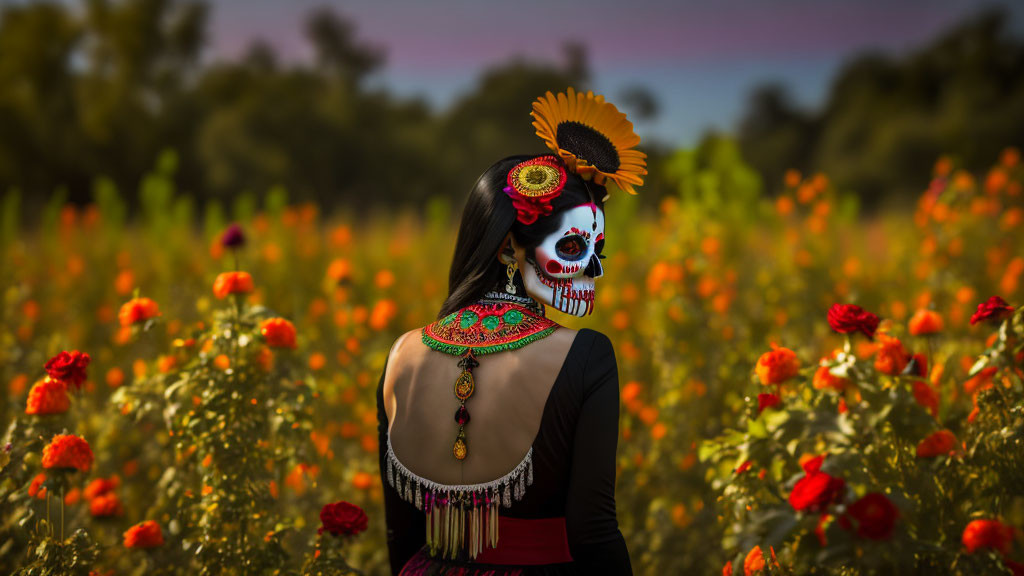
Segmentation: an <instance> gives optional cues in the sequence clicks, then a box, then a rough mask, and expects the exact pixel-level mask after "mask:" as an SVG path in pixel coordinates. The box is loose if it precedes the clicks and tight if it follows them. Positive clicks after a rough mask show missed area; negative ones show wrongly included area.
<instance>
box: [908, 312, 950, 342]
mask: <svg viewBox="0 0 1024 576" xmlns="http://www.w3.org/2000/svg"><path fill="white" fill-rule="evenodd" d="M908 325H909V327H910V333H911V334H913V335H914V336H927V335H929V334H937V333H939V332H941V331H942V327H943V323H942V316H939V313H938V312H936V311H934V310H927V309H924V308H922V309H921V310H918V311H917V312H915V313H914V315H913V316H911V317H910V322H909V323H908Z"/></svg>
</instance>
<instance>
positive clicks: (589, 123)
mask: <svg viewBox="0 0 1024 576" xmlns="http://www.w3.org/2000/svg"><path fill="white" fill-rule="evenodd" d="M531 116H533V118H534V121H533V127H534V128H536V129H537V135H538V136H540V137H541V138H542V139H543V140H544V143H545V144H547V146H548V148H550V149H551V151H552V152H554V153H555V154H557V155H558V157H559V158H561V159H562V162H564V163H565V167H566V168H567V169H568V170H569V171H570V172H573V173H575V174H578V175H580V176H582V177H583V178H584V179H585V180H591V179H592V180H593V181H594V182H595V183H596V184H600V185H604V183H605V180H606V179H611V180H612V181H613V182H615V184H616V185H617V186H618V187H619V188H621V189H622V190H624V191H626V192H627V193H629V194H636V190H634V189H633V186H634V185H635V186H642V185H643V183H644V181H643V180H642V179H641V178H640V177H641V176H643V175H645V174H647V168H646V166H647V162H646V160H645V158H647V155H646V154H644V153H643V152H641V151H639V150H633V149H632V148H633V147H634V146H636V145H637V144H639V143H640V137H639V136H637V135H636V133H635V132H633V123H632V122H630V121H629V120H627V119H626V115H625V114H623V113H622V112H619V110H618V108H616V107H615V105H614V104H612V103H610V102H605V101H604V96H600V95H595V94H594V93H593V92H589V91H588V92H587V93H586V94H583V93H582V92H576V90H574V89H572V88H569V89H568V92H567V93H560V94H558V96H555V95H554V94H552V93H551V92H548V93H547V94H545V95H544V96H541V97H540V98H538V99H537V101H536V102H534V103H533V112H532V113H531ZM607 199H608V196H605V197H604V200H607Z"/></svg>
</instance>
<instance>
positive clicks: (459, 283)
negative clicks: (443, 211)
mask: <svg viewBox="0 0 1024 576" xmlns="http://www.w3.org/2000/svg"><path fill="white" fill-rule="evenodd" d="M537 156H538V155H522V156H509V157H508V158H503V159H501V160H499V161H497V162H495V163H494V164H493V165H492V166H491V167H490V168H488V169H487V170H486V171H484V173H483V174H481V175H480V178H478V179H477V181H476V184H474V185H473V190H472V191H470V193H469V199H467V200H466V207H465V208H464V209H463V210H462V222H461V224H459V236H458V239H457V240H456V241H455V255H454V256H452V267H451V270H450V271H449V273H448V298H447V299H446V300H445V301H444V304H443V305H442V306H441V311H440V312H439V313H438V315H437V317H438V318H441V317H444V316H447V315H448V314H451V313H452V312H455V311H456V310H458V309H460V308H463V307H465V306H467V305H469V304H472V303H473V302H475V301H476V300H478V299H480V298H481V297H482V296H483V295H484V293H486V292H487V291H488V290H491V289H492V288H495V287H497V286H498V283H499V282H503V281H504V280H503V279H504V278H505V267H504V266H502V265H501V263H500V262H499V261H498V259H497V255H498V250H499V249H500V248H501V243H502V241H503V240H504V239H505V235H506V234H508V232H509V230H511V231H512V235H513V236H514V237H515V239H516V242H517V243H518V244H519V245H521V246H523V247H524V248H525V250H526V254H527V255H528V256H529V255H532V252H533V249H534V248H536V247H537V246H538V245H539V244H540V243H541V241H542V240H543V239H544V237H545V236H547V235H548V234H551V233H552V232H554V231H555V228H556V227H557V226H558V224H559V222H560V217H561V214H562V212H564V211H565V210H566V209H568V208H572V207H574V206H579V205H580V204H586V203H587V202H590V201H591V200H593V201H594V203H595V204H597V206H598V207H601V206H602V201H601V199H602V198H604V195H605V189H604V186H599V185H597V184H594V183H593V182H584V181H583V179H582V178H580V177H579V176H577V175H575V174H573V173H571V172H570V173H569V178H568V179H567V181H566V183H565V188H563V189H562V193H561V194H559V195H558V197H556V198H555V199H554V200H552V201H551V208H552V210H551V214H549V215H547V216H541V217H540V218H537V221H536V222H534V223H533V224H530V225H528V226H527V225H524V224H522V223H520V222H519V221H518V220H516V210H515V208H514V207H513V206H512V199H511V198H509V197H508V195H506V194H505V186H507V178H508V172H509V170H511V169H512V168H514V167H515V166H516V165H517V164H519V163H520V162H525V161H526V160H530V159H532V158H536V157H537ZM591 193H592V194H593V197H592V196H591Z"/></svg>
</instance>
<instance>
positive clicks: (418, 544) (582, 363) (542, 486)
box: [377, 328, 632, 576]
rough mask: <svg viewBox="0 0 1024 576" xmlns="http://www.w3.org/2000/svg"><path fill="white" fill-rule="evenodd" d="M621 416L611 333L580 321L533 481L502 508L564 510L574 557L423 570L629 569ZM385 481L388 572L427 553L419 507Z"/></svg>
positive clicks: (384, 427)
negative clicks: (619, 451)
mask: <svg viewBox="0 0 1024 576" xmlns="http://www.w3.org/2000/svg"><path fill="white" fill-rule="evenodd" d="M541 345H542V344H541ZM385 369H386V367H385ZM383 386H384V375H383V374H382V375H381V379H380V385H379V386H378V388H377V421H378V433H379V437H380V469H381V475H382V477H383V475H384V473H385V472H384V471H385V466H386V461H387V458H386V450H387V448H386V447H387V445H388V442H387V433H388V417H387V413H386V412H385V411H384V394H383V390H384V388H383ZM618 416H619V384H618V372H617V367H616V362H615V352H614V350H613V348H612V344H611V341H610V340H609V339H608V337H607V336H605V335H604V334H602V333H600V332H597V331H594V330H590V329H586V328H584V329H582V330H580V331H579V332H578V333H577V334H576V336H575V339H574V340H573V342H572V345H571V346H570V348H569V353H568V355H567V356H566V359H565V363H564V364H563V365H562V368H561V371H560V372H559V374H558V377H557V378H556V379H555V383H554V385H553V386H552V388H551V391H550V393H549V396H548V398H547V401H546V403H545V405H544V414H543V416H542V418H541V423H540V429H539V430H538V433H537V437H536V439H535V440H534V443H533V446H532V448H533V478H534V480H533V484H532V485H531V486H529V487H528V488H527V489H526V490H525V492H524V495H523V497H522V499H520V500H516V501H515V502H514V503H513V504H512V506H511V507H510V508H507V509H502V510H501V513H500V514H501V516H507V517H513V518H554V517H565V522H566V533H567V536H568V543H569V550H570V552H571V554H572V558H573V562H571V563H562V564H547V565H540V566H536V565H534V566H515V567H510V566H498V565H487V564H481V563H477V562H460V561H456V560H442V559H440V558H436V559H433V558H432V559H429V561H428V562H429V563H430V566H431V570H429V571H427V572H425V573H432V574H446V573H473V572H476V570H473V569H474V568H476V569H484V568H486V569H490V570H493V572H491V574H494V575H496V576H499V575H502V574H520V575H523V576H526V575H537V574H609V575H619V574H632V567H631V565H630V561H629V553H628V551H627V550H626V543H625V540H624V539H623V538H622V533H621V532H620V531H619V527H618V521H617V520H616V517H615V449H616V445H617V442H618ZM383 484H384V508H385V514H386V521H387V541H388V551H389V556H390V560H391V572H392V574H398V573H399V572H400V571H401V570H402V568H403V566H405V564H406V562H408V561H409V560H410V558H412V557H413V556H416V557H417V561H418V562H419V563H420V564H421V565H422V564H423V563H424V562H425V561H426V560H424V557H425V556H426V552H425V542H426V535H425V534H426V528H425V523H426V520H425V515H424V512H423V511H422V510H419V509H417V507H416V506H415V505H414V504H412V503H410V502H407V501H406V500H404V499H403V498H402V496H401V495H400V494H399V493H398V491H397V490H396V489H395V488H394V487H392V486H390V485H389V484H388V482H384V483H383ZM435 568H436V569H435ZM467 568H468V569H470V570H466V569H467ZM453 569H454V570H453ZM421 573H424V572H421Z"/></svg>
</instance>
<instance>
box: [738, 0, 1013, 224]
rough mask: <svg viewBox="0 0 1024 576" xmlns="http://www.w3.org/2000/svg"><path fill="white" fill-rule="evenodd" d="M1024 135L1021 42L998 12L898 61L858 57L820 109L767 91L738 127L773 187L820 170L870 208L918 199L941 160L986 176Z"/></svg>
mask: <svg viewBox="0 0 1024 576" xmlns="http://www.w3.org/2000/svg"><path fill="white" fill-rule="evenodd" d="M1022 138H1024V39H1022V38H1020V37H1016V36H1014V35H1013V34H1012V31H1011V30H1010V27H1009V16H1008V15H1007V14H1006V13H1005V12H1003V11H1001V10H996V9H993V10H989V11H985V12H982V13H980V14H978V15H977V16H975V17H974V18H972V19H969V20H965V21H964V22H962V23H961V24H959V25H958V26H956V27H954V28H953V29H952V30H949V31H947V32H946V33H944V34H941V35H940V36H939V37H938V38H937V39H935V40H934V41H932V42H931V43H929V44H928V45H927V46H924V47H923V48H920V49H917V50H914V51H912V52H911V53H909V54H906V55H902V56H900V57H898V58H894V57H889V56H885V55H882V54H864V55H861V56H859V57H857V58H855V59H853V60H852V61H850V62H848V63H847V65H846V66H844V67H843V68H842V69H841V70H840V71H839V73H838V74H837V76H836V78H835V79H834V80H833V81H832V84H831V88H830V90H829V94H828V97H827V99H826V101H825V103H824V106H823V107H822V108H821V109H820V110H816V111H806V110H801V109H800V108H799V107H798V106H796V105H794V104H793V102H792V100H791V98H790V96H789V95H788V94H787V92H786V90H785V88H784V87H783V86H780V85H767V86H763V87H761V88H759V89H758V90H755V91H754V93H753V94H752V95H751V97H750V100H749V104H748V107H747V111H746V113H745V116H744V118H743V120H742V122H741V124H740V127H739V130H738V139H739V143H740V149H741V150H742V151H743V155H744V157H745V159H746V160H747V161H748V162H750V163H751V164H752V165H753V166H754V167H755V168H756V169H757V170H758V171H759V172H760V173H761V174H762V175H763V177H764V178H765V182H768V183H771V184H772V185H771V186H769V187H768V188H769V189H770V190H774V189H777V188H779V187H781V186H782V175H783V174H784V172H785V171H786V170H787V169H789V168H797V169H801V170H804V171H810V170H815V171H818V170H820V171H822V172H824V173H826V174H828V175H829V177H830V178H832V180H833V181H835V182H836V183H837V184H839V185H840V186H841V187H842V188H844V189H847V190H853V191H856V192H857V193H858V195H859V196H860V197H861V199H862V201H863V202H864V203H865V204H867V205H872V204H876V203H878V202H879V201H885V200H890V199H891V197H893V196H895V197H899V198H902V199H904V200H910V199H912V198H915V197H916V195H917V194H918V193H920V192H921V190H922V189H923V185H924V183H923V182H922V181H921V178H920V175H921V174H926V173H928V169H929V167H931V166H932V164H933V163H934V162H935V159H936V158H938V157H939V156H940V155H943V154H949V155H951V156H953V157H954V158H955V159H956V160H957V161H958V162H959V163H961V165H963V166H965V167H968V168H970V169H971V170H975V171H980V170H981V169H983V168H984V167H985V166H986V165H987V164H988V159H989V158H994V157H996V155H997V154H998V153H999V150H1001V149H1002V148H1003V147H1005V146H1007V145H1017V146H1019V145H1020V144H1021V142H1022Z"/></svg>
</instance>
